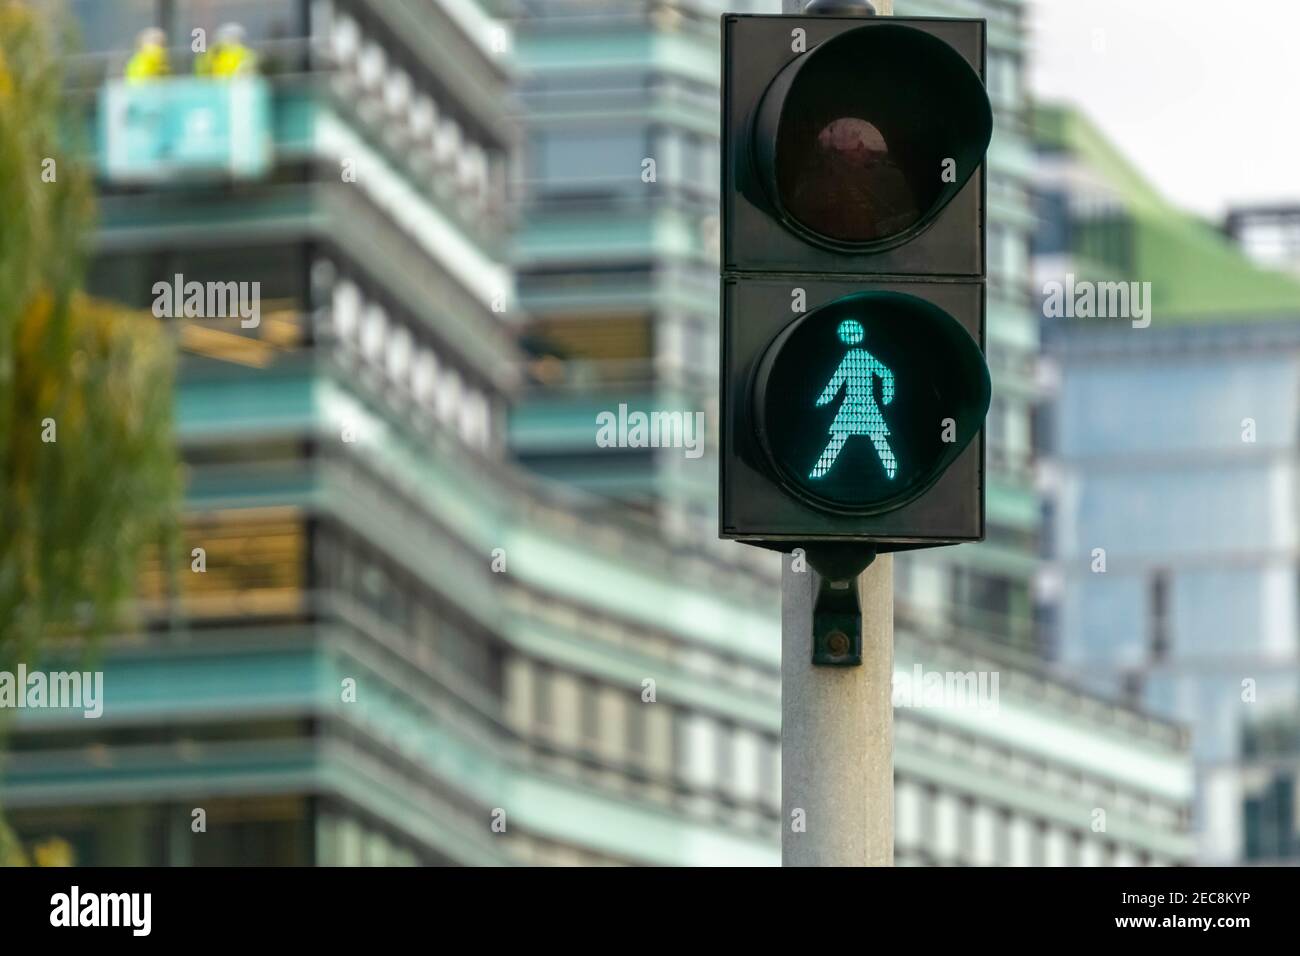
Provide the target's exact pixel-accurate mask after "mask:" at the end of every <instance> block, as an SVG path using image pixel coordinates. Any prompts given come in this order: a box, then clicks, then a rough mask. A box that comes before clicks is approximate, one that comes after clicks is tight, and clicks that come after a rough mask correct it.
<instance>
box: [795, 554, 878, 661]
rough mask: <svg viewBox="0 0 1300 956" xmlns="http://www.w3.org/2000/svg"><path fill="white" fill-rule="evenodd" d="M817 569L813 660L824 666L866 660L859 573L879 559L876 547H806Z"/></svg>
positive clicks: (810, 561)
mask: <svg viewBox="0 0 1300 956" xmlns="http://www.w3.org/2000/svg"><path fill="white" fill-rule="evenodd" d="M804 552H805V554H806V555H807V558H808V564H809V566H811V567H812V569H813V570H814V571H816V572H817V593H816V594H815V595H814V597H813V609H812V617H813V620H812V662H813V664H814V665H818V666H822V667H858V666H861V664H862V607H861V605H860V604H859V603H858V587H857V584H858V576H859V575H861V574H862V572H863V571H864V570H865V569H866V568H867V566H868V565H870V564H871V562H872V561H874V560H875V559H876V552H875V549H874V548H865V549H864V548H862V547H860V546H851V547H844V546H836V545H820V546H817V545H814V546H811V547H807V548H805V549H804Z"/></svg>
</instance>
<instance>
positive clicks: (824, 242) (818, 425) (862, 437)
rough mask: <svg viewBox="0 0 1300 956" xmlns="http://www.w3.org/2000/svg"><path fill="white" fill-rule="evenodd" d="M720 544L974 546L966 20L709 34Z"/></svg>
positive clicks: (969, 30) (974, 250) (971, 31)
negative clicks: (717, 147) (717, 251)
mask: <svg viewBox="0 0 1300 956" xmlns="http://www.w3.org/2000/svg"><path fill="white" fill-rule="evenodd" d="M723 63H724V65H723V170H722V201H723V229H722V237H723V250H722V278H723V294H722V312H723V334H722V350H723V355H722V379H723V381H722V396H721V398H722V432H723V434H722V445H723V448H722V451H723V454H722V474H721V534H722V536H723V537H728V538H736V539H739V540H743V541H749V542H752V543H755V544H762V545H765V546H769V547H775V548H779V549H782V550H788V549H789V548H791V547H793V546H795V545H798V544H803V543H807V544H814V543H817V544H823V543H824V544H830V543H853V542H858V543H861V544H864V545H869V546H870V547H871V548H873V549H874V550H876V551H888V550H898V549H901V548H910V547H925V546H931V545H938V544H951V543H957V542H960V541H972V540H979V539H980V538H982V537H983V534H984V507H983V501H984V494H983V485H984V445H983V435H982V426H983V421H984V417H985V415H986V413H987V411H988V407H989V401H990V392H991V389H990V381H989V373H988V367H987V364H986V363H985V360H984V353H983V345H984V300H985V295H984V174H983V158H984V154H985V152H986V150H987V149H988V145H989V140H990V137H991V133H992V111H991V108H990V105H989V101H988V96H987V94H986V93H985V90H984V84H983V80H982V78H981V77H982V74H983V67H984V21H982V20H955V19H929V18H927V19H903V18H888V19H886V18H866V17H834V16H796V17H790V16H743V15H727V16H724V18H723Z"/></svg>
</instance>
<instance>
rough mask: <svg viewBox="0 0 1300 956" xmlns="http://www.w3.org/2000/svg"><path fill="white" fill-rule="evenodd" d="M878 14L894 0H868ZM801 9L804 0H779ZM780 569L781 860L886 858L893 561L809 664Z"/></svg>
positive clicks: (890, 812)
mask: <svg viewBox="0 0 1300 956" xmlns="http://www.w3.org/2000/svg"><path fill="white" fill-rule="evenodd" d="M873 2H874V4H875V7H876V10H877V11H878V12H879V13H882V14H892V13H893V2H892V0H873ZM783 4H784V6H783V11H782V12H784V13H800V12H802V10H803V6H804V3H803V0H783ZM793 564H794V562H793V560H792V559H791V557H790V556H789V555H787V556H786V557H785V560H784V564H783V568H782V572H781V812H782V816H783V821H782V836H781V862H782V865H784V866H893V863H894V709H893V698H892V687H893V676H894V561H893V556H892V555H889V554H882V555H879V556H878V557H877V558H876V559H875V561H873V562H872V563H871V564H870V565H868V567H867V569H866V570H865V571H863V572H862V574H861V575H859V576H858V580H857V586H858V601H859V606H860V607H861V609H862V664H861V665H860V666H857V667H826V666H816V665H814V664H813V663H812V658H813V652H812V650H813V649H812V631H813V628H812V618H813V613H812V612H813V600H814V597H815V595H816V594H817V589H818V586H819V579H818V576H817V573H816V572H815V571H813V570H812V569H811V568H807V569H806V570H803V571H797V570H795V569H794V567H793Z"/></svg>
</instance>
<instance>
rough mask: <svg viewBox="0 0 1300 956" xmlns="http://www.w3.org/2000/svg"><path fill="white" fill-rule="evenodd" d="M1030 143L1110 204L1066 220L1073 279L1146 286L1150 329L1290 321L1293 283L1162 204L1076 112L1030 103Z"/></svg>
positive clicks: (1299, 307)
mask: <svg viewBox="0 0 1300 956" xmlns="http://www.w3.org/2000/svg"><path fill="white" fill-rule="evenodd" d="M1034 137H1035V141H1036V143H1037V145H1038V148H1039V150H1040V151H1042V152H1044V153H1048V154H1051V153H1064V154H1067V155H1069V156H1072V157H1074V158H1076V159H1077V161H1078V162H1079V163H1080V164H1081V165H1082V166H1084V167H1085V168H1087V169H1088V170H1089V171H1091V172H1092V173H1094V174H1095V175H1096V176H1097V177H1098V178H1099V179H1100V180H1101V181H1102V182H1104V183H1105V184H1106V185H1107V186H1108V187H1109V190H1110V198H1111V199H1113V200H1114V202H1115V207H1114V209H1113V211H1109V212H1106V213H1103V214H1101V215H1100V216H1097V217H1095V218H1094V217H1091V216H1090V217H1088V218H1086V219H1085V220H1083V221H1077V220H1076V221H1075V222H1074V223H1073V231H1074V235H1073V237H1072V239H1071V246H1072V250H1071V251H1072V252H1073V253H1074V254H1075V256H1076V261H1077V262H1078V266H1079V270H1078V271H1079V273H1080V278H1091V279H1094V280H1111V281H1118V280H1125V281H1138V282H1150V283H1151V296H1152V311H1153V314H1154V315H1155V316H1156V317H1157V322H1160V323H1163V322H1166V321H1175V322H1197V321H1225V320H1228V321H1233V320H1258V319H1266V318H1278V319H1288V318H1300V281H1297V280H1296V279H1294V278H1293V277H1291V276H1289V275H1287V274H1285V273H1282V272H1274V271H1270V270H1268V269H1265V268H1262V267H1260V266H1258V265H1256V264H1254V263H1253V262H1251V260H1250V259H1249V258H1248V257H1247V256H1246V255H1245V254H1244V253H1243V252H1242V251H1241V250H1240V249H1238V248H1237V247H1236V246H1235V245H1234V244H1233V243H1232V242H1231V241H1230V240H1229V239H1228V238H1227V237H1225V236H1224V235H1223V234H1222V233H1220V231H1219V230H1218V229H1217V228H1215V226H1214V225H1212V224H1211V223H1209V222H1206V221H1205V220H1203V219H1201V218H1199V217H1197V216H1195V215H1192V214H1190V213H1187V212H1185V211H1184V210H1181V209H1179V208H1177V207H1175V206H1174V205H1173V204H1171V203H1170V202H1169V201H1168V200H1166V199H1165V198H1164V197H1163V196H1161V195H1160V193H1159V192H1158V191H1157V190H1156V189H1155V187H1153V186H1152V184H1151V183H1150V182H1149V181H1148V180H1147V179H1146V178H1145V177H1144V176H1143V175H1142V174H1141V173H1140V172H1139V171H1138V170H1137V169H1136V168H1135V167H1134V165H1133V164H1132V163H1131V162H1130V161H1129V160H1128V159H1127V158H1126V157H1124V156H1123V155H1122V154H1121V153H1120V152H1119V150H1117V149H1116V148H1115V146H1114V144H1112V143H1111V142H1110V141H1109V140H1108V139H1107V138H1106V136H1105V135H1104V134H1103V133H1102V132H1101V131H1100V130H1099V129H1098V128H1097V127H1096V125H1094V124H1093V123H1092V122H1091V121H1090V120H1089V119H1088V118H1087V117H1086V116H1085V115H1084V114H1083V113H1081V112H1080V111H1078V110H1077V109H1075V108H1073V107H1070V106H1063V105H1039V106H1038V107H1037V108H1036V109H1035V111H1034ZM1085 273H1088V274H1085Z"/></svg>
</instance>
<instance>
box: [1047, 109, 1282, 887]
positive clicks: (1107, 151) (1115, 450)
mask: <svg viewBox="0 0 1300 956" xmlns="http://www.w3.org/2000/svg"><path fill="white" fill-rule="evenodd" d="M1038 148H1039V151H1040V169H1041V175H1040V181H1039V197H1040V212H1041V231H1040V233H1039V235H1038V240H1037V248H1036V250H1035V253H1036V255H1035V263H1036V273H1037V282H1038V283H1039V288H1040V289H1042V290H1043V291H1044V294H1045V296H1048V298H1049V299H1050V296H1051V295H1055V294H1056V293H1057V292H1058V291H1060V290H1061V289H1062V288H1064V290H1066V291H1065V293H1064V294H1065V295H1066V296H1067V297H1070V296H1073V297H1075V299H1076V302H1077V303H1078V304H1080V305H1082V304H1083V302H1084V300H1083V298H1081V296H1083V295H1084V294H1085V290H1087V289H1088V288H1091V283H1115V285H1113V286H1111V287H1109V289H1110V291H1105V290H1102V287H1101V286H1098V287H1097V288H1098V290H1099V291H1098V292H1097V295H1096V299H1097V300H1098V302H1100V301H1101V300H1102V299H1103V297H1104V298H1106V299H1107V300H1113V299H1114V298H1115V297H1116V296H1119V298H1120V300H1121V301H1122V300H1124V299H1129V300H1130V307H1129V308H1128V309H1127V310H1125V313H1126V314H1123V315H1118V316H1115V315H1112V317H1110V318H1101V317H1097V316H1096V314H1095V313H1096V312H1097V311H1099V309H1095V308H1088V309H1086V310H1085V309H1081V308H1080V309H1075V310H1073V311H1074V312H1075V315H1074V317H1072V318H1066V317H1063V316H1062V315H1061V309H1060V308H1059V307H1056V308H1054V307H1052V306H1051V305H1050V302H1045V312H1044V314H1045V318H1044V320H1043V328H1044V334H1045V336H1046V343H1047V354H1048V356H1049V358H1048V362H1047V365H1046V367H1047V368H1048V369H1049V375H1048V376H1047V377H1048V378H1049V379H1050V380H1051V381H1052V382H1053V386H1052V389H1053V393H1054V399H1053V401H1052V402H1051V405H1050V408H1049V410H1048V412H1047V414H1045V415H1044V424H1045V432H1046V434H1047V435H1048V436H1049V443H1050V447H1051V453H1050V464H1049V466H1048V467H1047V468H1046V469H1045V476H1046V479H1047V480H1046V484H1047V486H1048V495H1047V502H1046V510H1047V514H1048V519H1047V530H1048V535H1047V540H1048V544H1047V551H1048V553H1049V554H1050V556H1051V558H1052V561H1053V565H1052V568H1051V570H1050V571H1049V573H1047V574H1046V575H1045V576H1044V599H1045V602H1046V604H1047V606H1048V608H1049V609H1050V610H1049V613H1050V614H1051V616H1052V617H1053V619H1054V627H1053V630H1054V633H1055V634H1056V641H1055V651H1054V655H1053V656H1054V658H1055V660H1056V663H1057V665H1058V666H1059V668H1060V670H1061V671H1062V672H1063V673H1067V674H1069V675H1071V676H1072V677H1077V678H1078V679H1080V680H1083V681H1085V682H1086V683H1087V684H1089V685H1091V686H1092V687H1093V688H1095V689H1098V690H1101V691H1107V690H1109V691H1112V692H1120V693H1123V694H1124V695H1126V696H1127V697H1128V699H1129V700H1130V701H1131V702H1132V703H1133V704H1134V705H1135V706H1141V707H1143V708H1145V709H1148V710H1150V711H1152V712H1155V713H1159V714H1163V715H1165V716H1168V717H1171V718H1174V719H1178V720H1181V721H1184V722H1186V723H1187V724H1190V725H1191V727H1192V731H1193V746H1194V752H1195V757H1196V761H1197V779H1198V801H1197V826H1198V830H1199V839H1200V857H1201V859H1202V860H1203V861H1204V862H1206V863H1237V862H1248V863H1278V862H1292V863H1293V862H1296V860H1297V858H1300V812H1298V808H1300V802H1298V796H1297V794H1298V793H1300V667H1297V665H1298V664H1300V659H1298V647H1297V634H1300V620H1298V614H1300V610H1298V607H1297V599H1298V597H1300V592H1298V591H1297V588H1296V582H1297V580H1300V563H1298V562H1297V557H1296V554H1297V547H1298V546H1300V540H1298V539H1297V536H1298V535H1300V515H1298V514H1297V497H1296V489H1297V487H1298V484H1300V282H1297V281H1296V280H1295V279H1294V278H1293V277H1290V276H1288V275H1286V274H1284V273H1282V272H1280V271H1270V270H1268V269H1265V268H1263V267H1262V266H1260V265H1257V264H1255V263H1253V262H1252V261H1251V260H1250V259H1249V258H1248V257H1247V256H1246V255H1244V254H1243V252H1242V250H1240V249H1238V248H1236V247H1234V246H1233V245H1232V244H1231V243H1230V242H1228V241H1227V240H1225V238H1224V236H1223V235H1221V234H1220V232H1219V231H1218V230H1216V229H1215V228H1214V226H1213V225H1212V224H1209V223H1206V222H1202V221H1200V220H1197V219H1195V218H1193V217H1191V216H1188V215H1186V214H1184V213H1182V212H1181V211H1179V210H1176V209H1174V208H1171V207H1170V206H1169V205H1168V204H1167V203H1166V202H1165V201H1164V200H1163V199H1162V198H1161V197H1160V196H1159V195H1158V194H1157V193H1156V192H1155V190H1153V189H1152V188H1151V187H1150V186H1149V185H1148V184H1147V183H1146V182H1145V181H1144V180H1143V178H1142V177H1141V176H1140V175H1139V174H1138V172H1137V171H1136V170H1135V169H1134V168H1133V167H1132V166H1131V165H1130V164H1129V163H1128V162H1127V161H1125V159H1124V158H1123V156H1122V155H1121V154H1120V153H1119V152H1118V151H1117V149H1116V148H1115V147H1114V146H1113V145H1112V144H1110V143H1108V142H1107V141H1106V139H1105V138H1104V137H1103V136H1102V134H1101V133H1100V132H1099V131H1098V130H1097V129H1096V128H1095V127H1094V126H1093V125H1092V124H1091V123H1089V122H1088V121H1087V120H1086V119H1085V118H1084V117H1083V116H1081V115H1080V114H1078V113H1077V112H1075V111H1073V110H1071V109H1067V108H1059V107H1052V108H1047V107H1044V108H1042V109H1041V110H1040V112H1039V114H1038ZM1238 222H1239V225H1240V226H1241V227H1242V228H1243V229H1244V228H1245V227H1246V226H1247V222H1246V220H1245V219H1244V218H1242V219H1239V220H1238ZM1130 283H1136V285H1130ZM1143 284H1149V285H1146V286H1145V289H1144V287H1143ZM1071 287H1073V288H1074V290H1075V291H1074V292H1070V291H1068V290H1070V288H1071ZM1058 298H1059V297H1058ZM1139 300H1143V301H1142V302H1141V305H1140V308H1139V307H1138V306H1137V305H1136V303H1138V302H1139ZM1058 305H1059V303H1058ZM1084 311H1087V312H1090V313H1094V314H1093V315H1091V316H1085V315H1083V314H1081V313H1083V312H1084Z"/></svg>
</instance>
